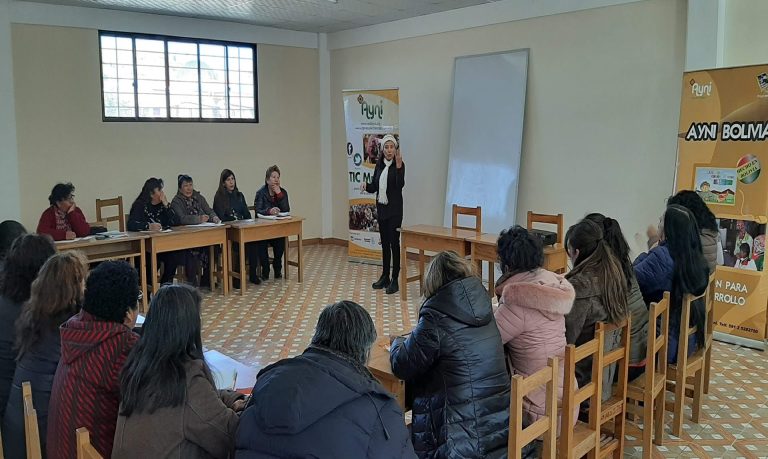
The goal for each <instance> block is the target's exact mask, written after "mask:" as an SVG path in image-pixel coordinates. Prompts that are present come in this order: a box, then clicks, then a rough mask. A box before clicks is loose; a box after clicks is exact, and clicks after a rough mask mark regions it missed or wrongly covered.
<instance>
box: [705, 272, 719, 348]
mask: <svg viewBox="0 0 768 459" xmlns="http://www.w3.org/2000/svg"><path fill="white" fill-rule="evenodd" d="M715 282H716V281H715V273H712V275H711V276H709V287H707V301H706V307H705V309H706V312H707V329H706V330H705V331H704V335H705V336H706V338H707V340H706V342H705V343H704V347H705V348H706V349H709V348H710V347H712V339H713V338H712V337H713V335H714V333H715V320H714V319H715V315H714V307H715Z"/></svg>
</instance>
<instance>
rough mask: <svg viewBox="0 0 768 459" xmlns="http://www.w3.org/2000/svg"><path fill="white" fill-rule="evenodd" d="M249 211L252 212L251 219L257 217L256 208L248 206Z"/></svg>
mask: <svg viewBox="0 0 768 459" xmlns="http://www.w3.org/2000/svg"><path fill="white" fill-rule="evenodd" d="M248 211H249V212H251V218H255V217H256V206H248Z"/></svg>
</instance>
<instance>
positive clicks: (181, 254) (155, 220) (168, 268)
mask: <svg viewBox="0 0 768 459" xmlns="http://www.w3.org/2000/svg"><path fill="white" fill-rule="evenodd" d="M178 224H179V219H178V217H177V216H176V214H175V213H174V212H173V209H171V205H170V204H169V203H168V199H167V198H166V197H165V192H164V191H163V181H162V179H159V178H155V177H152V178H149V179H147V181H146V182H144V186H143V187H142V188H141V193H139V195H138V196H137V197H136V200H135V201H133V205H131V213H130V215H129V216H128V231H162V230H164V229H167V228H170V227H171V226H174V225H178ZM186 256H187V251H186V250H178V251H175V252H163V253H159V254H157V262H158V263H162V264H163V273H162V275H161V276H160V283H161V284H167V283H171V282H173V276H174V274H175V273H176V268H177V267H178V266H179V265H181V264H182V263H184V260H185V258H186ZM149 264H150V260H149V258H147V266H149ZM150 270H151V268H148V269H147V273H151V271H150Z"/></svg>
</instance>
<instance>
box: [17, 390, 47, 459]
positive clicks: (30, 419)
mask: <svg viewBox="0 0 768 459" xmlns="http://www.w3.org/2000/svg"><path fill="white" fill-rule="evenodd" d="M21 394H22V396H23V398H24V437H25V440H26V446H27V459H42V457H43V453H42V450H41V447H40V431H39V429H38V428H37V411H35V408H34V405H33V404H32V385H31V384H30V383H29V381H25V382H23V383H21Z"/></svg>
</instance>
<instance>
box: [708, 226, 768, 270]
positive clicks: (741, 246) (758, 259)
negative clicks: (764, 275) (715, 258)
mask: <svg viewBox="0 0 768 459" xmlns="http://www.w3.org/2000/svg"><path fill="white" fill-rule="evenodd" d="M717 224H718V227H719V228H720V243H721V244H722V248H723V257H722V263H721V264H720V265H721V266H728V267H732V268H736V269H743V270H746V271H762V270H763V265H764V262H765V228H766V225H764V224H760V223H758V222H753V221H749V220H732V219H719V220H718V221H717Z"/></svg>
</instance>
